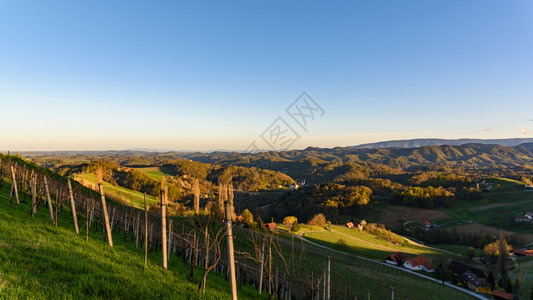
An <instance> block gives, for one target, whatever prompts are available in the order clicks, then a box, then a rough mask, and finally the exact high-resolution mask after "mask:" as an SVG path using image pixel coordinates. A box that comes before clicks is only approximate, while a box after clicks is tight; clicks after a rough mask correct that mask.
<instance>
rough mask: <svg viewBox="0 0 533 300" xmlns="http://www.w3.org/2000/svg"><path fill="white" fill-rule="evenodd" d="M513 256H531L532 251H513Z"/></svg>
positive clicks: (532, 254)
mask: <svg viewBox="0 0 533 300" xmlns="http://www.w3.org/2000/svg"><path fill="white" fill-rule="evenodd" d="M513 254H514V255H516V256H520V257H521V256H533V250H521V249H514V250H513Z"/></svg>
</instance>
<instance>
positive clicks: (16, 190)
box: [10, 165, 20, 204]
mask: <svg viewBox="0 0 533 300" xmlns="http://www.w3.org/2000/svg"><path fill="white" fill-rule="evenodd" d="M11 180H12V183H11V191H12V192H14V193H15V198H16V199H17V204H20V202H19V192H18V189H17V179H16V178H15V169H13V165H11ZM10 200H11V204H13V194H11V197H10Z"/></svg>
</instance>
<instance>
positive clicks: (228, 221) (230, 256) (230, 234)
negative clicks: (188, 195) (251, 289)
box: [224, 201, 237, 300]
mask: <svg viewBox="0 0 533 300" xmlns="http://www.w3.org/2000/svg"><path fill="white" fill-rule="evenodd" d="M224 204H225V205H224V206H225V210H226V231H227V233H228V235H227V238H228V259H229V272H230V282H231V298H232V299H233V300H236V299H237V282H236V276H235V257H234V256H233V232H232V228H231V227H232V226H231V205H230V203H229V201H226V202H225V203H224Z"/></svg>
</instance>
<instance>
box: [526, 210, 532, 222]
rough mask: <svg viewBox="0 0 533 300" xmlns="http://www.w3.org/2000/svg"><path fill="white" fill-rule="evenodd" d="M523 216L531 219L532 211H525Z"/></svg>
mask: <svg viewBox="0 0 533 300" xmlns="http://www.w3.org/2000/svg"><path fill="white" fill-rule="evenodd" d="M525 216H526V217H527V218H528V219H530V220H533V213H532V212H527V213H526V214H525Z"/></svg>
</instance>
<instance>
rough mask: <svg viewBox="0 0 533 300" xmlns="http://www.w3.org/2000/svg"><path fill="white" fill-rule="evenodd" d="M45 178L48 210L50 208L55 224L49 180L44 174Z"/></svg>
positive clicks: (51, 217) (51, 218)
mask: <svg viewBox="0 0 533 300" xmlns="http://www.w3.org/2000/svg"><path fill="white" fill-rule="evenodd" d="M43 179H44V191H45V197H46V202H47V204H48V210H50V220H51V221H52V225H53V224H54V208H53V207H52V199H50V189H49V188H48V180H47V179H46V176H43ZM57 198H59V195H57ZM56 201H57V199H56Z"/></svg>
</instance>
